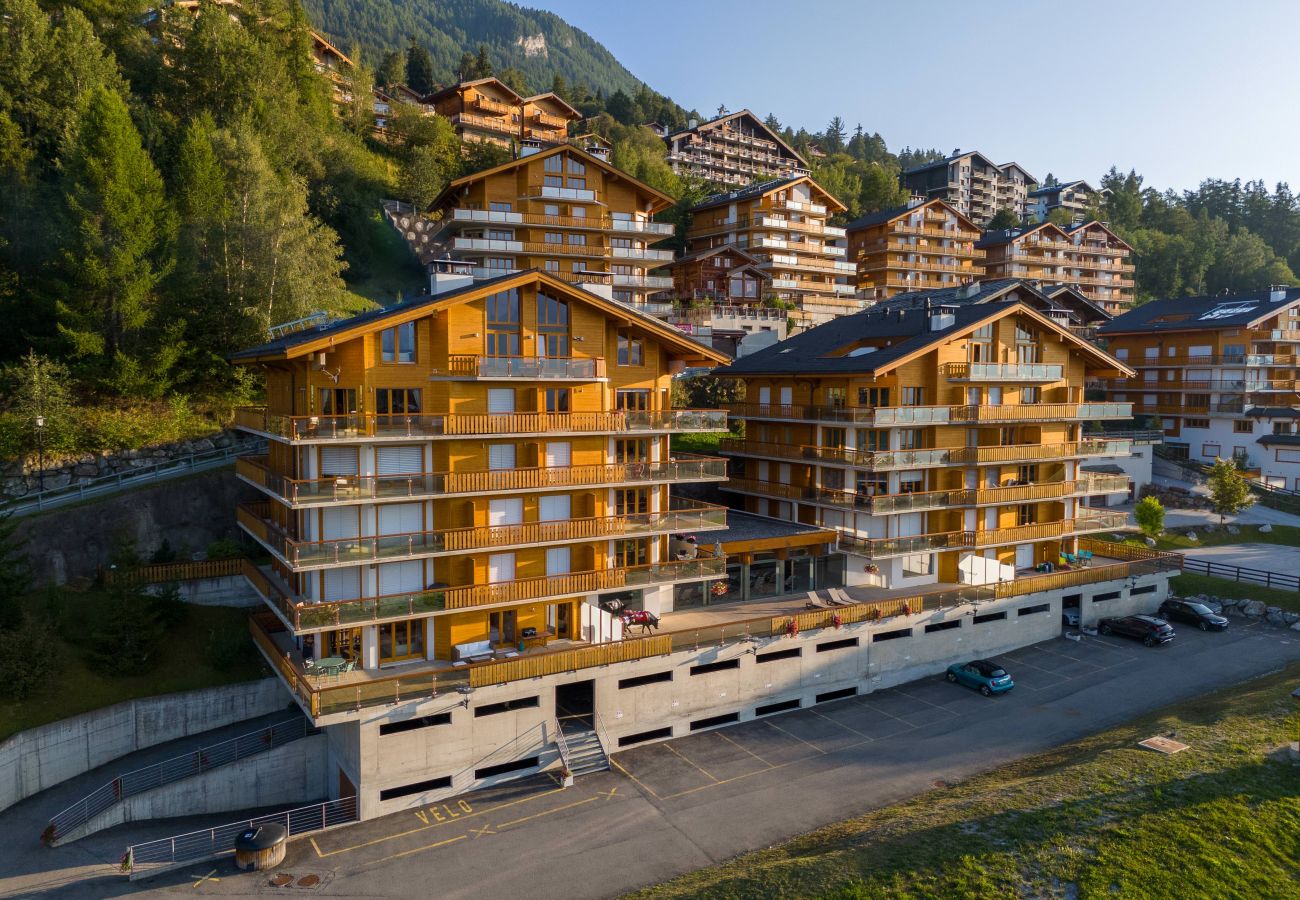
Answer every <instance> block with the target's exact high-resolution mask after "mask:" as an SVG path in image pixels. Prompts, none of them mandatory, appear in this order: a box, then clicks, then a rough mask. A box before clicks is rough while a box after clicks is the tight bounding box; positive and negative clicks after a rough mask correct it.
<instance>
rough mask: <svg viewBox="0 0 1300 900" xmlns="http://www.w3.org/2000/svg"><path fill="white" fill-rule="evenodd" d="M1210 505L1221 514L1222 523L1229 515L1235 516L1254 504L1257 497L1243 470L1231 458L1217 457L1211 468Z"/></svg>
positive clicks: (1220, 522)
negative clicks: (1244, 476)
mask: <svg viewBox="0 0 1300 900" xmlns="http://www.w3.org/2000/svg"><path fill="white" fill-rule="evenodd" d="M1209 486H1210V506H1211V508H1213V510H1214V511H1215V512H1216V513H1218V515H1219V524H1220V525H1222V524H1223V523H1224V521H1225V520H1226V519H1227V517H1228V516H1235V515H1236V514H1237V513H1239V512H1241V511H1242V510H1243V509H1246V508H1247V507H1250V506H1252V505H1254V503H1255V497H1254V496H1253V495H1252V494H1251V492H1250V485H1248V484H1247V483H1246V479H1245V478H1243V477H1242V474H1241V471H1240V470H1239V469H1238V468H1237V466H1236V464H1234V463H1233V461H1232V460H1230V459H1217V458H1216V459H1215V460H1214V466H1213V467H1212V468H1211V469H1210V482H1209Z"/></svg>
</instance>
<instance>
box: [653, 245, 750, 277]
mask: <svg viewBox="0 0 1300 900" xmlns="http://www.w3.org/2000/svg"><path fill="white" fill-rule="evenodd" d="M719 253H734V254H736V255H737V256H739V257H740V258H741V259H743V260H745V265H753V266H756V265H760V263H759V260H758V257H756V256H754V255H753V254H752V253H750V252H749V251H748V250H746V249H744V248H743V247H741V246H739V245H738V244H719V245H718V246H716V247H706V248H704V249H703V250H696V251H695V252H694V253H686V254H683V255H682V256H679V257H677V258H676V259H675V260H673V261H672V265H674V266H676V265H680V264H681V263H689V262H695V261H696V260H699V259H707V258H708V257H710V256H716V255H718V254H719ZM763 277H764V278H771V277H772V275H771V273H770V272H763Z"/></svg>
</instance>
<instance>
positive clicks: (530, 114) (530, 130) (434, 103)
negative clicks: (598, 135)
mask: <svg viewBox="0 0 1300 900" xmlns="http://www.w3.org/2000/svg"><path fill="white" fill-rule="evenodd" d="M421 102H422V104H423V105H425V106H427V107H431V108H432V109H433V111H434V112H436V113H437V114H438V115H440V116H445V117H446V118H447V119H449V120H451V124H452V127H453V128H455V129H456V134H457V136H459V137H460V139H461V140H462V141H465V142H467V143H473V142H478V143H488V144H495V145H496V146H499V147H505V148H507V149H517V148H519V147H520V146H522V145H524V144H531V145H533V146H543V145H547V144H560V143H563V142H564V141H565V140H567V138H568V133H569V123H570V122H576V121H578V120H579V119H581V118H582V113H580V112H578V111H577V110H576V109H574V108H573V107H572V106H570V105H569V104H568V103H566V102H564V100H562V99H561V98H560V97H559V96H558V95H556V94H553V93H545V94H537V95H535V96H532V97H521V96H519V94H518V93H516V92H515V91H514V90H513V89H511V88H510V86H509V85H507V84H506V83H505V82H503V81H501V80H500V79H498V78H479V79H475V80H474V81H462V82H460V83H458V84H453V85H450V86H448V87H445V88H443V89H442V90H439V91H435V92H433V93H432V94H429V95H428V96H426V97H424V98H422V101H421Z"/></svg>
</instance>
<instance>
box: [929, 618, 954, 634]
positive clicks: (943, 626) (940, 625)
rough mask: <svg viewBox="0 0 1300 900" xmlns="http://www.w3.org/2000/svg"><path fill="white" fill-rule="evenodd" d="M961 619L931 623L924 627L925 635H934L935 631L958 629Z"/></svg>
mask: <svg viewBox="0 0 1300 900" xmlns="http://www.w3.org/2000/svg"><path fill="white" fill-rule="evenodd" d="M960 627H961V619H952V620H950V621H948V622H931V623H930V624H929V625H927V626H925V633H926V634H934V633H935V632H936V631H947V630H948V629H949V628H960Z"/></svg>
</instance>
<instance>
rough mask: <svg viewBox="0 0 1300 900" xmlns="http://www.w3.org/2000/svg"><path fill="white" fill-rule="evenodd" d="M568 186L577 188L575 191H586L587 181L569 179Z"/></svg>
mask: <svg viewBox="0 0 1300 900" xmlns="http://www.w3.org/2000/svg"><path fill="white" fill-rule="evenodd" d="M568 186H569V187H571V188H577V189H578V190H580V191H582V190H586V189H587V179H585V178H569V179H568Z"/></svg>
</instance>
